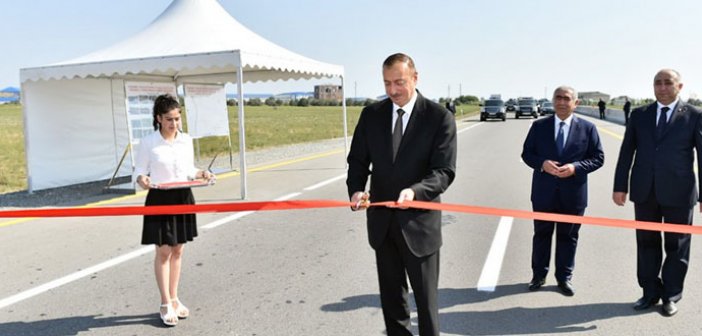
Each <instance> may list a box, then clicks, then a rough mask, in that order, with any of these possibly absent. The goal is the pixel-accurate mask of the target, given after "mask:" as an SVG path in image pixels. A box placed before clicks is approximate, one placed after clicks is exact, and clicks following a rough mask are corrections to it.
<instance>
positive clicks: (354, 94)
mask: <svg viewBox="0 0 702 336" xmlns="http://www.w3.org/2000/svg"><path fill="white" fill-rule="evenodd" d="M357 99H358V95H357V94H356V81H353V100H357Z"/></svg>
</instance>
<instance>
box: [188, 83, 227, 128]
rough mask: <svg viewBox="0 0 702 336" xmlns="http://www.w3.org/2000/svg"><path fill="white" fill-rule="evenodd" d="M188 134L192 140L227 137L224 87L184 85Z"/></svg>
mask: <svg viewBox="0 0 702 336" xmlns="http://www.w3.org/2000/svg"><path fill="white" fill-rule="evenodd" d="M183 88H184V92H185V108H186V109H187V113H186V118H187V121H188V134H189V135H190V136H191V137H192V138H193V139H199V138H204V137H208V136H229V115H228V112H227V97H226V93H225V91H224V85H203V84H184V85H183Z"/></svg>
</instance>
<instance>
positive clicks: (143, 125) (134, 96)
mask: <svg viewBox="0 0 702 336" xmlns="http://www.w3.org/2000/svg"><path fill="white" fill-rule="evenodd" d="M124 90H125V93H126V95H127V118H128V119H129V132H130V135H131V142H132V143H138V142H139V139H141V138H143V137H144V136H145V135H149V134H151V133H153V131H154V126H153V120H154V119H153V108H154V101H155V100H156V97H158V96H159V95H162V94H170V95H172V96H173V97H178V94H177V91H176V85H175V83H158V82H125V83H124Z"/></svg>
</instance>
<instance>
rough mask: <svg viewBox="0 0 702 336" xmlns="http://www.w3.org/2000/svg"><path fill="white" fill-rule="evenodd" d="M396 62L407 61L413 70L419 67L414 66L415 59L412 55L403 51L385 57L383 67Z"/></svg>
mask: <svg viewBox="0 0 702 336" xmlns="http://www.w3.org/2000/svg"><path fill="white" fill-rule="evenodd" d="M395 63H407V66H408V67H409V68H410V69H412V70H413V71H417V69H416V68H415V67H414V61H413V60H412V57H409V56H408V55H406V54H403V53H396V54H392V55H390V56H388V58H386V59H385V61H384V62H383V68H389V67H391V66H393V65H395Z"/></svg>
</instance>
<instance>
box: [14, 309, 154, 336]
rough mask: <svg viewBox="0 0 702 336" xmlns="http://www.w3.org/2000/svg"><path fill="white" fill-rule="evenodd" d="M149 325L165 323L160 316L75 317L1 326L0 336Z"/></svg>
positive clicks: (64, 335)
mask: <svg viewBox="0 0 702 336" xmlns="http://www.w3.org/2000/svg"><path fill="white" fill-rule="evenodd" d="M134 324H139V325H149V326H153V327H158V328H161V327H162V326H163V323H162V322H161V320H160V319H159V318H158V314H145V315H131V316H112V317H102V316H101V315H88V316H73V317H65V318H58V319H52V320H41V321H34V322H10V323H2V324H0V335H3V336H10V335H17V336H19V335H22V336H34V335H36V336H68V335H76V334H78V333H80V332H86V331H90V330H94V329H97V328H110V327H116V326H122V325H134Z"/></svg>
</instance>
